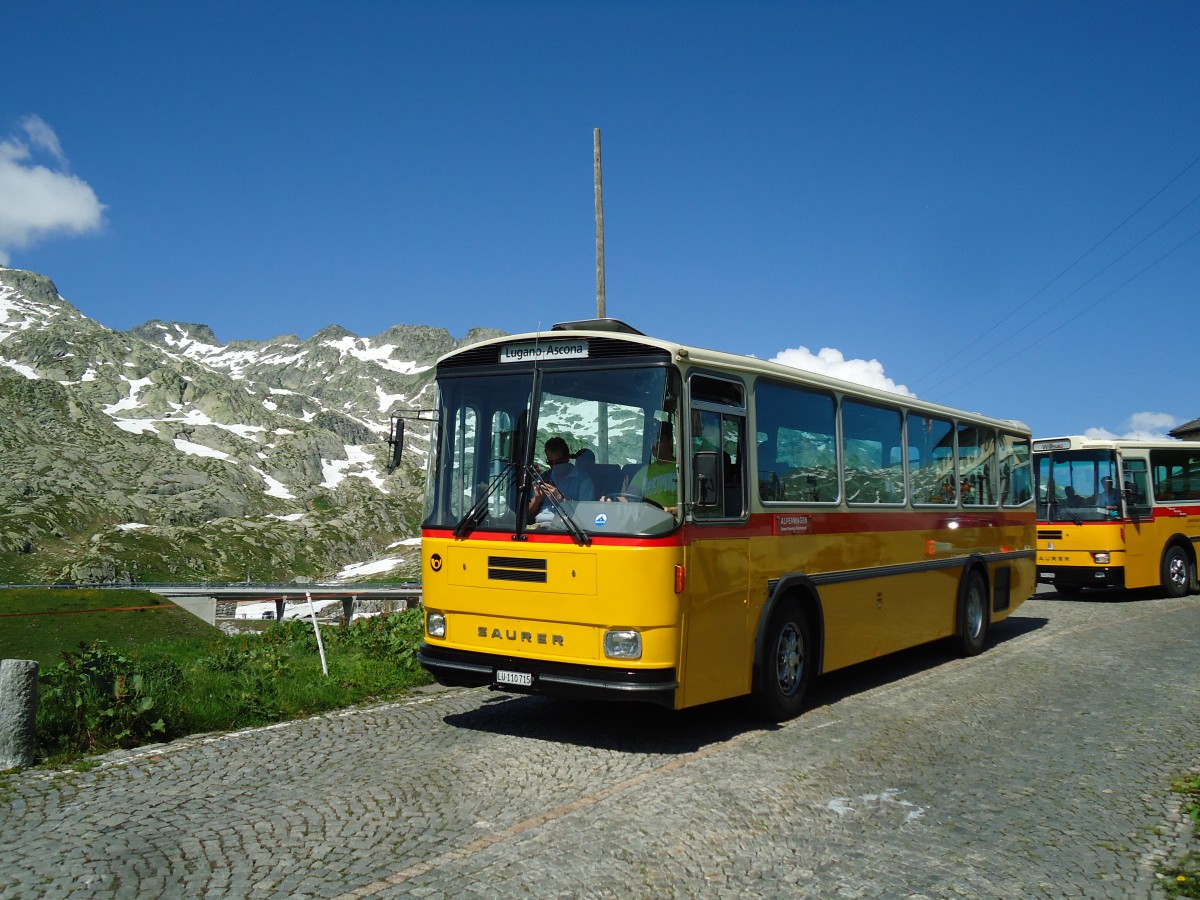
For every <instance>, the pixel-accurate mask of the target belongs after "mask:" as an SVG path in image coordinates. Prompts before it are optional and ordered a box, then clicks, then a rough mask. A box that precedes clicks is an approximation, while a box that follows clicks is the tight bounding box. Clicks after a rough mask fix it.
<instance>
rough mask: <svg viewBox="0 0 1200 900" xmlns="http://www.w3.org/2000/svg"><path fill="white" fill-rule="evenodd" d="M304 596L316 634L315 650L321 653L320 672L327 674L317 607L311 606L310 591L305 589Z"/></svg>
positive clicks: (327, 669)
mask: <svg viewBox="0 0 1200 900" xmlns="http://www.w3.org/2000/svg"><path fill="white" fill-rule="evenodd" d="M304 596H305V597H306V598H307V599H308V614H309V615H310V616H312V623H313V634H315V635H316V636H317V652H318V653H320V654H321V672H322V673H323V674H325V675H328V674H329V666H327V665H325V645H324V644H322V643H321V626H320V625H318V624H317V609H316V607H315V606H313V602H312V591H305V592H304Z"/></svg>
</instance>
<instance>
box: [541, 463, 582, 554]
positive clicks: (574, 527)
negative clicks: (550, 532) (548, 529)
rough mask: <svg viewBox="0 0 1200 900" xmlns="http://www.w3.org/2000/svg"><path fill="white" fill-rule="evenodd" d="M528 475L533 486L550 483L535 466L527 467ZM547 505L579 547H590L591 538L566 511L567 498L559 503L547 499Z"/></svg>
mask: <svg viewBox="0 0 1200 900" xmlns="http://www.w3.org/2000/svg"><path fill="white" fill-rule="evenodd" d="M529 475H530V477H531V478H532V480H533V482H534V483H535V484H540V485H547V484H550V482H548V481H546V479H545V478H543V477H542V473H541V472H539V471H538V469H537V466H530V467H529ZM545 502H546V503H549V504H550V506H551V508H552V509H553V510H554V512H555V513H556V514H557V515H558V517H559V518H560V519H562V523H563V527H564V528H566V529H567V533H568V534H570V535H571V538H572V539H573V540H574V541H575V543H576V544H578V545H579V546H580V547H590V546H592V538H591V535H589V534H588V533H587V532H586V531H584V530H583V528H582V527H581V526H580V525H579V523H578V522H576V521H575V518H574V517H573V516H572V515H571V513H570V512H568V511H567V506H566V504H567V498H566V497H563V499H562V500H561V501H555V500H551V499H550V498H549V497H547V498H546V500H545Z"/></svg>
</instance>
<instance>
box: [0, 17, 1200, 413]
mask: <svg viewBox="0 0 1200 900" xmlns="http://www.w3.org/2000/svg"><path fill="white" fill-rule="evenodd" d="M4 18H5V32H6V33H7V34H8V35H9V36H10V40H9V41H7V42H6V49H5V60H4V75H3V81H2V84H3V89H2V90H0V263H3V264H6V265H9V266H12V267H16V268H25V269H32V270H34V271H37V272H41V273H44V274H46V275H48V276H50V277H51V278H53V279H54V281H55V283H56V284H57V285H58V288H59V290H60V292H61V293H62V294H63V295H64V296H65V297H67V299H69V300H70V301H71V302H73V303H74V304H75V305H76V306H78V307H79V308H80V309H81V310H82V311H83V312H84V313H85V314H87V315H89V316H91V317H92V318H94V319H96V320H98V321H99V322H101V323H102V324H104V325H107V326H109V327H112V328H117V329H126V328H130V327H132V326H134V325H137V324H139V323H141V322H144V321H146V320H148V319H152V318H159V319H165V320H175V321H185V322H202V323H205V324H208V325H210V326H211V327H212V328H213V329H214V331H215V332H216V334H217V336H218V338H219V339H220V340H222V341H231V340H239V339H266V338H270V337H274V336H277V335H281V334H287V333H294V334H298V335H300V336H301V337H309V336H311V335H312V334H314V333H315V332H316V331H318V330H320V329H321V328H323V327H325V326H326V325H330V324H338V325H342V326H344V327H346V328H348V329H349V330H351V331H353V332H355V333H356V334H359V335H362V336H370V335H374V334H378V333H379V332H381V331H383V330H385V329H386V328H388V327H390V326H391V325H394V324H399V323H405V324H422V325H431V326H436V327H442V328H446V329H448V330H449V331H450V332H452V333H453V334H454V335H456V336H460V337H461V336H462V335H464V334H465V333H466V332H467V330H468V329H469V328H471V327H475V326H489V327H495V328H501V329H504V330H506V331H511V332H517V331H530V330H534V329H536V328H538V327H539V326H541V327H548V326H549V325H551V324H552V323H554V322H556V321H562V320H566V319H573V318H587V317H591V316H593V315H594V314H595V311H596V283H595V244H594V239H595V234H594V227H595V225H594V208H593V183H592V140H593V129H595V128H600V129H601V133H602V143H603V174H604V213H605V259H606V293H607V312H608V314H609V315H611V316H614V317H617V318H621V319H624V320H626V321H628V322H629V323H631V324H633V325H635V326H636V327H638V328H640V329H641V330H642V331H645V332H647V333H650V334H654V335H657V336H660V337H666V338H671V339H677V340H681V341H685V342H688V343H693V344H698V345H701V346H707V347H714V348H717V349H722V350H729V351H733V352H738V353H748V354H752V355H755V356H760V357H764V358H772V357H776V356H778V355H780V354H785V355H786V357H787V358H791V359H793V360H797V359H798V360H801V361H802V362H803V363H804V364H806V365H809V366H814V367H818V368H821V369H823V370H832V371H833V372H834V374H838V373H841V374H848V375H850V376H851V377H854V378H861V379H864V380H868V381H872V380H873V381H876V382H877V381H880V380H886V381H889V382H890V383H892V384H893V385H901V386H904V388H905V389H907V390H908V391H911V392H912V393H915V394H917V395H918V396H920V397H922V398H924V399H928V400H933V401H936V402H942V403H947V404H950V405H952V406H958V407H964V408H967V409H972V410H978V411H981V412H986V413H989V414H993V415H998V416H1007V417H1014V418H1021V419H1024V420H1025V421H1026V422H1028V423H1029V424H1030V425H1031V426H1032V427H1033V430H1034V432H1035V433H1037V434H1039V435H1048V434H1060V433H1078V432H1084V431H1086V430H1089V429H1102V430H1105V431H1108V432H1111V433H1114V434H1125V433H1131V432H1135V431H1148V432H1151V433H1162V432H1164V431H1165V430H1167V429H1169V428H1170V427H1172V426H1173V425H1175V424H1180V423H1182V422H1184V421H1187V420H1189V419H1192V418H1195V417H1198V416H1200V392H1198V391H1197V390H1196V384H1197V379H1196V352H1195V345H1196V335H1197V330H1198V329H1197V321H1198V320H1197V312H1198V310H1200V306H1198V304H1197V284H1198V281H1200V236H1198V233H1200V202H1197V200H1198V198H1200V114H1198V113H1197V110H1200V3H1196V2H1192V0H1181V2H1170V0H1162V2H1154V3H1149V4H1133V3H1128V2H1107V0H1094V2H1070V3H1068V2H1045V0H1040V2H1007V3H981V2H958V0H954V2H949V0H948V2H910V3H904V2H890V0H889V2H836V3H835V2H798V3H783V2H753V0H751V2H745V0H742V2H736V3H709V2H702V0H695V2H653V0H645V2H592V3H583V2H570V0H556V2H525V0H510V2H498V0H497V2H490V3H468V2H453V0H449V2H438V3H432V2H431V3H407V2H382V0H378V2H375V0H358V2H343V3H334V2H328V3H324V2H321V3H318V2H309V0H287V2H253V0H245V2H236V3H223V2H210V3H203V4H190V3H188V4H185V3H175V2H154V3H148V2H133V0H130V2H121V3H117V4H98V3H90V2H84V0H77V2H72V3H64V2H56V0H40V2H36V3H34V2H28V0H27V2H15V3H10V4H6V7H5V14H4ZM1189 204H1192V205H1189ZM788 351H790V352H788Z"/></svg>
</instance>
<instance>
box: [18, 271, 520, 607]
mask: <svg viewBox="0 0 1200 900" xmlns="http://www.w3.org/2000/svg"><path fill="white" fill-rule="evenodd" d="M494 334H498V332H495V331H491V330H484V329H476V330H474V331H471V332H470V333H468V335H467V336H466V338H464V339H463V340H461V341H459V340H456V339H455V338H454V337H452V336H451V335H450V334H449V332H446V331H444V330H440V329H433V328H427V327H424V326H409V325H398V326H396V327H394V328H391V329H389V330H388V331H386V332H384V333H382V334H380V335H376V336H375V337H370V338H361V337H358V336H356V335H354V334H351V333H350V332H348V331H346V330H345V329H342V328H339V327H337V326H330V327H329V328H326V329H324V330H323V331H321V332H319V333H318V334H316V335H314V336H313V337H312V338H310V339H308V340H301V339H299V338H297V337H294V336H291V335H288V336H284V337H279V338H275V339H273V340H270V341H261V342H259V341H236V342H231V343H228V344H221V343H220V342H219V341H218V340H217V338H216V336H215V335H214V334H213V333H212V331H211V329H209V328H208V327H207V326H205V325H196V324H186V323H179V322H161V321H152V322H147V323H146V324H144V325H139V326H138V327H136V328H133V329H131V330H130V331H126V332H120V331H113V330H111V329H109V328H106V327H104V326H103V325H101V324H99V323H98V322H95V321H94V320H92V319H90V318H88V317H87V316H85V315H83V314H82V313H81V312H80V311H79V310H78V309H76V308H75V307H74V306H73V305H72V304H71V303H69V302H67V301H66V300H65V299H64V298H63V297H61V296H60V295H59V293H58V291H57V289H56V288H55V286H54V284H53V283H52V282H51V281H50V280H49V279H48V278H46V277H44V276H42V275H37V274H34V273H32V272H25V271H21V270H17V269H3V268H0V473H2V477H0V582H9V583H20V582H31V583H46V582H53V581H70V582H77V583H91V582H114V581H116V582H120V581H130V580H141V581H151V580H176V581H177V580H203V579H209V580H239V581H240V580H244V579H246V578H247V577H249V578H251V579H253V580H255V581H281V580H292V579H294V578H323V577H330V576H333V575H336V574H337V573H338V572H339V571H341V570H342V569H343V568H344V567H346V566H349V565H351V564H361V563H362V562H363V561H367V560H386V561H387V563H390V564H391V569H390V571H389V572H388V574H387V575H386V576H382V577H409V576H410V575H412V574H413V573H414V571H415V566H416V553H417V550H416V547H415V544H414V542H413V541H412V540H411V539H412V538H413V536H414V535H415V534H416V530H417V522H418V519H419V515H420V501H419V494H420V490H421V488H422V486H423V481H424V477H423V472H422V465H423V463H422V460H423V458H424V454H425V452H426V449H427V448H426V445H425V435H424V434H422V433H421V431H420V430H419V429H410V430H409V438H408V441H407V443H406V455H405V460H404V462H403V463H402V464H401V466H400V467H399V468H398V469H397V470H396V472H394V473H393V474H392V475H390V476H388V475H385V470H386V463H387V443H386V438H387V434H388V427H389V421H390V415H391V413H393V412H397V411H401V410H404V409H413V408H420V407H422V406H428V405H429V404H430V402H431V400H432V393H431V392H432V377H433V372H432V366H433V363H434V361H435V360H436V359H437V357H438V356H440V355H441V354H443V353H445V352H447V351H449V350H451V349H454V348H455V347H456V346H460V345H462V344H465V343H471V342H473V341H476V340H480V339H482V338H484V337H488V336H491V335H494ZM414 432H415V433H414ZM384 568H386V564H385V565H376V566H373V567H371V571H373V572H376V573H378V572H380V571H381V570H382V569H384ZM377 577H381V576H378V575H377Z"/></svg>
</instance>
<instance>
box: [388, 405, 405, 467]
mask: <svg viewBox="0 0 1200 900" xmlns="http://www.w3.org/2000/svg"><path fill="white" fill-rule="evenodd" d="M388 444H389V445H390V446H391V448H392V455H391V459H390V460H389V462H388V467H387V473H388V474H389V475H391V474H392V473H393V472H395V471H396V466H398V465H400V457H401V455H403V453H404V420H403V419H401V418H400V417H399V416H392V431H391V434H389V435H388Z"/></svg>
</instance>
